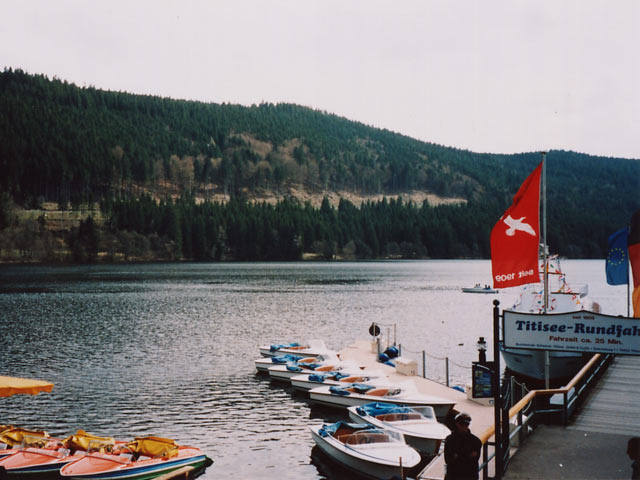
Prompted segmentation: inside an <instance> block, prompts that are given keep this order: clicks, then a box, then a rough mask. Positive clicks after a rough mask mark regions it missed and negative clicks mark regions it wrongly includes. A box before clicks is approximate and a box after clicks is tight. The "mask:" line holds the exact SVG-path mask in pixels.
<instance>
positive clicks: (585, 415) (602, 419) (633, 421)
mask: <svg viewBox="0 0 640 480" xmlns="http://www.w3.org/2000/svg"><path fill="white" fill-rule="evenodd" d="M638 379H640V357H631V356H617V357H615V358H614V359H613V362H612V363H611V365H610V366H609V368H608V369H607V371H606V372H605V373H604V374H603V375H602V378H601V379H600V381H599V382H598V384H597V385H596V386H595V387H594V389H593V391H592V392H591V393H590V394H589V396H588V397H587V398H586V400H585V402H584V404H583V405H582V408H581V409H580V411H579V414H578V415H576V416H575V418H574V419H573V421H572V423H571V424H570V425H568V426H567V428H568V429H574V430H581V431H585V432H599V433H611V434H616V435H628V436H629V437H632V436H637V435H638V434H640V406H639V404H638V399H640V382H638Z"/></svg>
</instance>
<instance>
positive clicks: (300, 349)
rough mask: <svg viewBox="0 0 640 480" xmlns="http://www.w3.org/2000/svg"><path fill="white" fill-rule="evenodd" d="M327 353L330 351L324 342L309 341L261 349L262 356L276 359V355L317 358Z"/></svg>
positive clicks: (266, 346)
mask: <svg viewBox="0 0 640 480" xmlns="http://www.w3.org/2000/svg"><path fill="white" fill-rule="evenodd" d="M327 351H329V349H328V348H327V346H326V345H325V343H324V342H323V341H322V340H309V341H308V342H306V343H297V342H293V343H282V344H277V345H265V346H262V347H260V355H262V356H263V357H275V356H276V355H286V354H291V355H298V356H301V357H317V356H318V355H321V354H323V353H326V352H327Z"/></svg>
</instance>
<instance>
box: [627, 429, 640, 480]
mask: <svg viewBox="0 0 640 480" xmlns="http://www.w3.org/2000/svg"><path fill="white" fill-rule="evenodd" d="M627 455H629V458H630V459H631V460H633V463H632V464H631V480H640V438H639V437H632V438H630V439H629V443H627Z"/></svg>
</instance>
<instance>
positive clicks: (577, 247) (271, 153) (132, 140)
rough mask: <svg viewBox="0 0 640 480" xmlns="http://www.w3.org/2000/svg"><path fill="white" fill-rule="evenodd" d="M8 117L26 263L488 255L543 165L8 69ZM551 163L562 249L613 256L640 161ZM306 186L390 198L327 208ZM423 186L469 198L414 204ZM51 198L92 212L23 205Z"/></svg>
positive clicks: (1, 94)
mask: <svg viewBox="0 0 640 480" xmlns="http://www.w3.org/2000/svg"><path fill="white" fill-rule="evenodd" d="M0 112H1V115H0V167H1V168H2V172H3V174H2V176H0V251H1V252H2V253H1V257H2V258H1V259H3V260H6V259H10V260H12V261H13V260H21V261H74V262H95V261H117V260H196V261H224V260H240V261H244V260H252V261H254V260H299V259H301V258H305V254H313V258H322V259H331V258H349V259H373V258H489V256H490V250H489V233H490V231H491V228H492V227H493V225H494V224H495V223H496V221H497V220H498V218H499V217H500V215H501V214H502V213H503V212H504V210H505V209H506V208H507V207H508V206H509V205H510V203H511V200H512V198H513V195H514V194H515V192H516V191H517V190H518V188H519V186H520V184H521V183H522V181H523V180H524V179H525V178H526V177H527V175H528V174H529V173H530V172H531V171H532V170H533V169H534V168H535V167H536V165H537V164H538V163H539V162H540V160H541V155H540V153H539V152H528V153H520V154H513V155H498V154H484V153H483V154H480V153H473V152H470V151H466V150H461V149H456V148H451V147H447V146H442V145H437V144H433V143H428V142H422V141H418V140H415V139H412V138H410V137H407V136H404V135H401V134H398V133H394V132H391V131H388V130H384V129H379V128H374V127H371V126H367V125H364V124H362V123H358V122H355V121H351V120H348V119H345V118H341V117H338V116H336V115H332V114H330V113H327V112H321V111H318V110H313V109H310V108H306V107H301V106H297V105H292V104H271V103H263V104H260V105H252V106H249V107H246V106H240V105H232V104H214V103H202V102H195V101H186V100H175V99H169V98H160V97H154V96H146V95H134V94H129V93H124V92H112V91H104V90H100V89H97V88H94V87H78V86H76V85H74V84H72V83H68V82H66V81H62V80H59V79H55V78H54V79H49V78H47V77H46V76H44V75H32V74H28V73H25V72H23V71H21V70H12V69H5V70H4V71H3V72H1V73H0ZM426 135H427V136H428V132H426ZM546 158H547V163H546V171H547V172H546V176H547V187H546V192H547V195H546V197H547V205H548V208H547V211H548V220H547V225H548V244H549V246H550V249H551V251H552V252H554V253H558V254H560V255H564V256H568V257H570V258H604V255H605V253H606V247H607V237H608V235H610V234H611V233H613V232H614V231H616V230H618V229H620V228H621V227H623V226H625V225H627V224H628V222H629V219H630V218H631V214H632V213H633V212H634V211H635V210H636V209H638V208H640V160H632V159H620V158H610V157H596V156H590V155H586V154H580V153H576V152H570V151H556V150H553V151H550V152H548V154H547V156H546ZM292 191H296V192H306V193H309V194H313V195H316V196H321V197H322V195H324V194H327V193H329V192H349V193H350V194H351V195H352V196H354V197H358V196H360V197H362V198H366V197H367V196H368V195H369V196H370V195H380V196H381V197H380V198H381V199H377V200H364V201H363V202H353V201H350V200H348V199H346V198H343V199H341V200H340V201H339V203H335V204H332V203H330V202H329V200H328V199H327V198H326V197H325V198H324V200H323V201H322V202H321V203H319V204H318V205H314V204H312V203H311V202H309V201H305V200H302V199H299V198H296V196H295V195H292V194H291V192H292ZM415 191H421V192H429V193H432V194H434V195H437V196H438V197H440V198H442V199H455V201H452V202H449V203H444V204H430V203H429V202H427V201H425V202H423V203H421V204H416V203H414V202H412V201H410V200H406V199H404V198H403V195H405V196H406V197H407V198H408V195H409V193H410V192H415ZM265 192H269V193H271V194H273V195H274V196H275V198H276V199H277V201H275V202H267V201H262V200H260V198H261V194H263V193H265ZM220 195H223V196H224V198H225V200H224V201H221V200H220V199H219V198H220ZM384 196H387V197H388V198H382V197H384ZM45 204H54V205H55V209H56V210H57V211H59V212H70V211H77V210H79V209H82V208H88V207H86V206H87V205H89V206H91V205H93V206H96V207H95V208H92V209H89V210H90V214H89V215H88V216H85V217H84V218H83V219H82V220H81V221H80V222H79V224H77V225H74V226H73V227H71V228H62V229H60V228H59V229H56V228H55V226H52V225H50V224H49V222H48V221H47V217H46V214H45V213H42V215H41V216H38V217H37V218H36V219H31V220H25V219H24V218H22V217H21V216H20V215H19V212H20V211H21V210H22V211H39V210H41V209H43V206H44V205H45ZM61 252H63V253H61Z"/></svg>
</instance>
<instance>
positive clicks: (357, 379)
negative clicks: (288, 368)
mask: <svg viewBox="0 0 640 480" xmlns="http://www.w3.org/2000/svg"><path fill="white" fill-rule="evenodd" d="M387 378H388V377H387V376H386V375H385V374H384V372H381V371H377V370H362V369H357V370H356V369H353V368H345V369H343V370H342V371H341V370H336V369H333V370H331V371H329V372H311V373H302V374H299V375H295V376H293V377H291V386H292V387H293V388H294V389H295V390H299V391H301V392H305V393H306V392H308V391H309V390H311V389H312V388H316V387H321V386H323V385H330V386H345V385H348V384H352V383H364V384H370V383H371V384H373V383H382V382H385V381H387Z"/></svg>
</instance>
